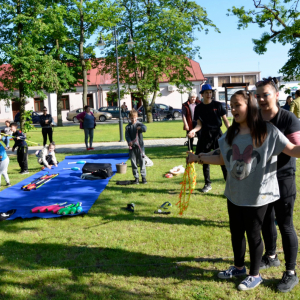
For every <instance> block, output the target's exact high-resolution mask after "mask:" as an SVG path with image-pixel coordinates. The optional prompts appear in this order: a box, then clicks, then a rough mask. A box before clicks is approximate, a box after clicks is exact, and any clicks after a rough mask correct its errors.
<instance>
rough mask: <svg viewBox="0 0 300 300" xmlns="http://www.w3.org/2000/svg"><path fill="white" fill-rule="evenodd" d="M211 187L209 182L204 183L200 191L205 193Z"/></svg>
mask: <svg viewBox="0 0 300 300" xmlns="http://www.w3.org/2000/svg"><path fill="white" fill-rule="evenodd" d="M211 189H212V187H211V185H210V184H205V186H204V187H203V189H201V190H200V192H202V193H207V192H208V191H210V190H211Z"/></svg>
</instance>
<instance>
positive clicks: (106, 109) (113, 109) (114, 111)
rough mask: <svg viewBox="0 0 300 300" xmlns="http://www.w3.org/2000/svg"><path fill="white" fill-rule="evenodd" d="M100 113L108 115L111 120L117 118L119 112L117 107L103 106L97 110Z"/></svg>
mask: <svg viewBox="0 0 300 300" xmlns="http://www.w3.org/2000/svg"><path fill="white" fill-rule="evenodd" d="M98 110H99V111H100V112H105V113H110V114H111V115H112V117H113V118H119V116H120V112H119V107H118V106H103V107H100V108H99V109H98Z"/></svg>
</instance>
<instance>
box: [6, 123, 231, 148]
mask: <svg viewBox="0 0 300 300" xmlns="http://www.w3.org/2000/svg"><path fill="white" fill-rule="evenodd" d="M126 125H127V124H124V138H125V127H126ZM146 125H147V132H146V133H145V134H144V139H148V140H155V139H168V138H179V137H185V135H186V132H185V131H183V123H182V121H181V120H178V121H169V122H153V123H150V124H147V123H146ZM225 129H226V128H225V126H223V128H222V130H223V132H225V131H226V130H225ZM41 131H42V129H41V128H37V129H36V130H33V131H30V132H29V133H28V134H27V137H28V140H31V141H33V142H35V143H39V144H41V145H42V144H43V137H42V132H41ZM53 140H54V141H55V143H56V144H57V145H62V144H81V143H84V133H83V130H81V129H79V125H78V126H66V127H55V128H54V133H53ZM119 140H120V134H119V124H105V125H104V124H101V123H100V124H99V123H98V124H97V126H96V129H95V131H94V142H114V141H119ZM48 142H49V141H48ZM10 146H13V141H11V142H10Z"/></svg>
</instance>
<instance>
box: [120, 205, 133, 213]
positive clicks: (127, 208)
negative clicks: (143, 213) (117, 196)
mask: <svg viewBox="0 0 300 300" xmlns="http://www.w3.org/2000/svg"><path fill="white" fill-rule="evenodd" d="M134 206H135V205H134V203H129V204H127V207H122V209H123V210H127V211H130V212H134Z"/></svg>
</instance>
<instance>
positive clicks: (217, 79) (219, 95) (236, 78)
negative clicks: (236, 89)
mask: <svg viewBox="0 0 300 300" xmlns="http://www.w3.org/2000/svg"><path fill="white" fill-rule="evenodd" d="M204 77H205V78H206V82H205V83H208V84H210V85H211V86H212V88H213V89H214V90H215V98H216V100H218V101H221V102H223V101H225V88H224V87H222V85H223V83H247V82H248V83H249V87H248V90H249V91H253V92H254V93H255V91H256V87H255V83H256V82H257V81H259V80H260V72H259V71H257V72H233V73H205V74H204ZM228 100H229V99H228Z"/></svg>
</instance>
